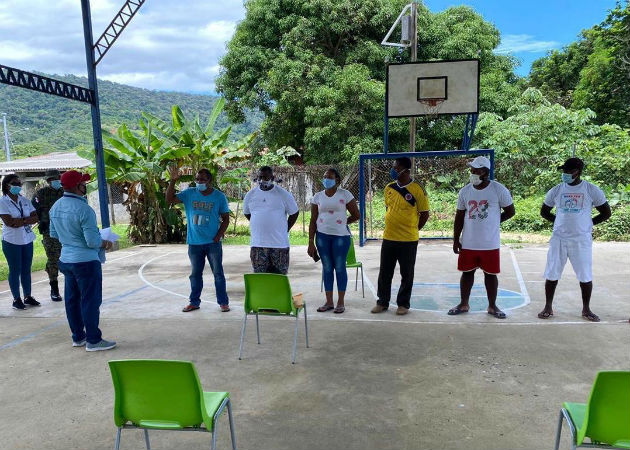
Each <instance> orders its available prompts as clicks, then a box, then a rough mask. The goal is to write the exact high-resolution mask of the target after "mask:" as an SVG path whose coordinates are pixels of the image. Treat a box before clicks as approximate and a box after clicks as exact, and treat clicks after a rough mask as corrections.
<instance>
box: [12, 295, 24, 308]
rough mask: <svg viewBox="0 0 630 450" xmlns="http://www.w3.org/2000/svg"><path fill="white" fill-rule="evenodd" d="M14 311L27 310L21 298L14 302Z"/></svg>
mask: <svg viewBox="0 0 630 450" xmlns="http://www.w3.org/2000/svg"><path fill="white" fill-rule="evenodd" d="M13 309H26V306H24V303H22V299H21V298H16V299H15V300H13Z"/></svg>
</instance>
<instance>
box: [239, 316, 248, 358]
mask: <svg viewBox="0 0 630 450" xmlns="http://www.w3.org/2000/svg"><path fill="white" fill-rule="evenodd" d="M246 326H247V313H245V317H243V326H242V327H241V344H240V345H239V348H238V359H242V356H243V341H244V340H245V327H246Z"/></svg>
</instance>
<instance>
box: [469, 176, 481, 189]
mask: <svg viewBox="0 0 630 450" xmlns="http://www.w3.org/2000/svg"><path fill="white" fill-rule="evenodd" d="M482 182H483V180H482V179H481V176H480V175H477V174H476V173H471V174H470V183H471V184H472V185H473V186H479V185H480V184H481V183H482Z"/></svg>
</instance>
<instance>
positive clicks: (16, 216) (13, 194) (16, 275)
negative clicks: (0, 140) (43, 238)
mask: <svg viewBox="0 0 630 450" xmlns="http://www.w3.org/2000/svg"><path fill="white" fill-rule="evenodd" d="M21 190H22V181H21V180H20V177H18V176H17V175H15V174H11V175H7V176H5V177H4V178H3V179H2V197H1V198H0V218H1V219H2V252H3V253H4V256H5V258H6V259H7V263H8V264H9V287H10V288H11V294H12V295H13V308H15V309H17V310H23V309H26V306H24V305H29V306H39V302H38V301H37V300H35V299H34V298H33V297H32V296H31V264H32V262H33V241H34V240H35V233H33V230H32V228H31V227H32V226H33V225H34V224H36V223H37V213H36V212H35V208H34V207H33V204H32V203H31V202H30V200H29V199H27V198H26V197H23V196H21V195H20V191H21ZM20 282H21V284H22V291H23V292H24V301H22V298H21V296H20Z"/></svg>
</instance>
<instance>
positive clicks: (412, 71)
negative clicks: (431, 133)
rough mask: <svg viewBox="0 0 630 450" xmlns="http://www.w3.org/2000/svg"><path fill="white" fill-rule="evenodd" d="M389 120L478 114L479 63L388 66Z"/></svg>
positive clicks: (441, 62)
mask: <svg viewBox="0 0 630 450" xmlns="http://www.w3.org/2000/svg"><path fill="white" fill-rule="evenodd" d="M385 89H386V102H387V116H388V117H416V116H436V115H451V114H470V113H478V112H479V60H478V59H465V60H454V61H419V62H414V63H403V64H389V65H388V66H387V82H386V88H385Z"/></svg>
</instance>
